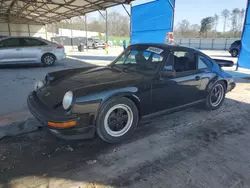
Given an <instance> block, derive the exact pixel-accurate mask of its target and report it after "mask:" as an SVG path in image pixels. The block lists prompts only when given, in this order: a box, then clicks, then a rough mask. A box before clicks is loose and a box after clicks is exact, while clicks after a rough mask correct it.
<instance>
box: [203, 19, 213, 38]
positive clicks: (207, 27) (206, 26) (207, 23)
mask: <svg viewBox="0 0 250 188" xmlns="http://www.w3.org/2000/svg"><path fill="white" fill-rule="evenodd" d="M213 23H214V18H213V17H206V18H203V19H202V20H201V29H200V35H201V34H203V35H204V34H205V37H207V32H208V31H211V29H212V27H213Z"/></svg>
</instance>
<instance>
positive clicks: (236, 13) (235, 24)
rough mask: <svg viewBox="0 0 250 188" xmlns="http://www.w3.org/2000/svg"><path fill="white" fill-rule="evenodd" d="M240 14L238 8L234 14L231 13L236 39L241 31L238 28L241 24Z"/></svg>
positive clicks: (234, 10)
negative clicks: (239, 22)
mask: <svg viewBox="0 0 250 188" xmlns="http://www.w3.org/2000/svg"><path fill="white" fill-rule="evenodd" d="M239 14H240V9H238V8H234V9H233V11H232V13H231V24H232V28H231V30H232V31H233V33H234V37H236V33H237V32H238V31H239V28H238V26H239V24H238V21H239V19H238V17H239Z"/></svg>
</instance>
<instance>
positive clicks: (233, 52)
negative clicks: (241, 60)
mask: <svg viewBox="0 0 250 188" xmlns="http://www.w3.org/2000/svg"><path fill="white" fill-rule="evenodd" d="M238 54H239V52H238V50H237V49H233V50H232V52H231V56H232V57H237V56H238Z"/></svg>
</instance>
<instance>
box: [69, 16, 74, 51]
mask: <svg viewBox="0 0 250 188" xmlns="http://www.w3.org/2000/svg"><path fill="white" fill-rule="evenodd" d="M70 25H71V27H70V38H71V46H72V49H74V41H73V30H72V19H71V18H70Z"/></svg>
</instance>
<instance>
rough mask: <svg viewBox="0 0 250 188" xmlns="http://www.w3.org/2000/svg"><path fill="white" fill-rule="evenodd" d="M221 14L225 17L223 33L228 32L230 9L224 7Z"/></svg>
mask: <svg viewBox="0 0 250 188" xmlns="http://www.w3.org/2000/svg"><path fill="white" fill-rule="evenodd" d="M221 16H222V17H223V33H225V32H226V27H227V25H228V18H229V16H230V12H229V10H227V9H224V10H223V11H222V12H221Z"/></svg>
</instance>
